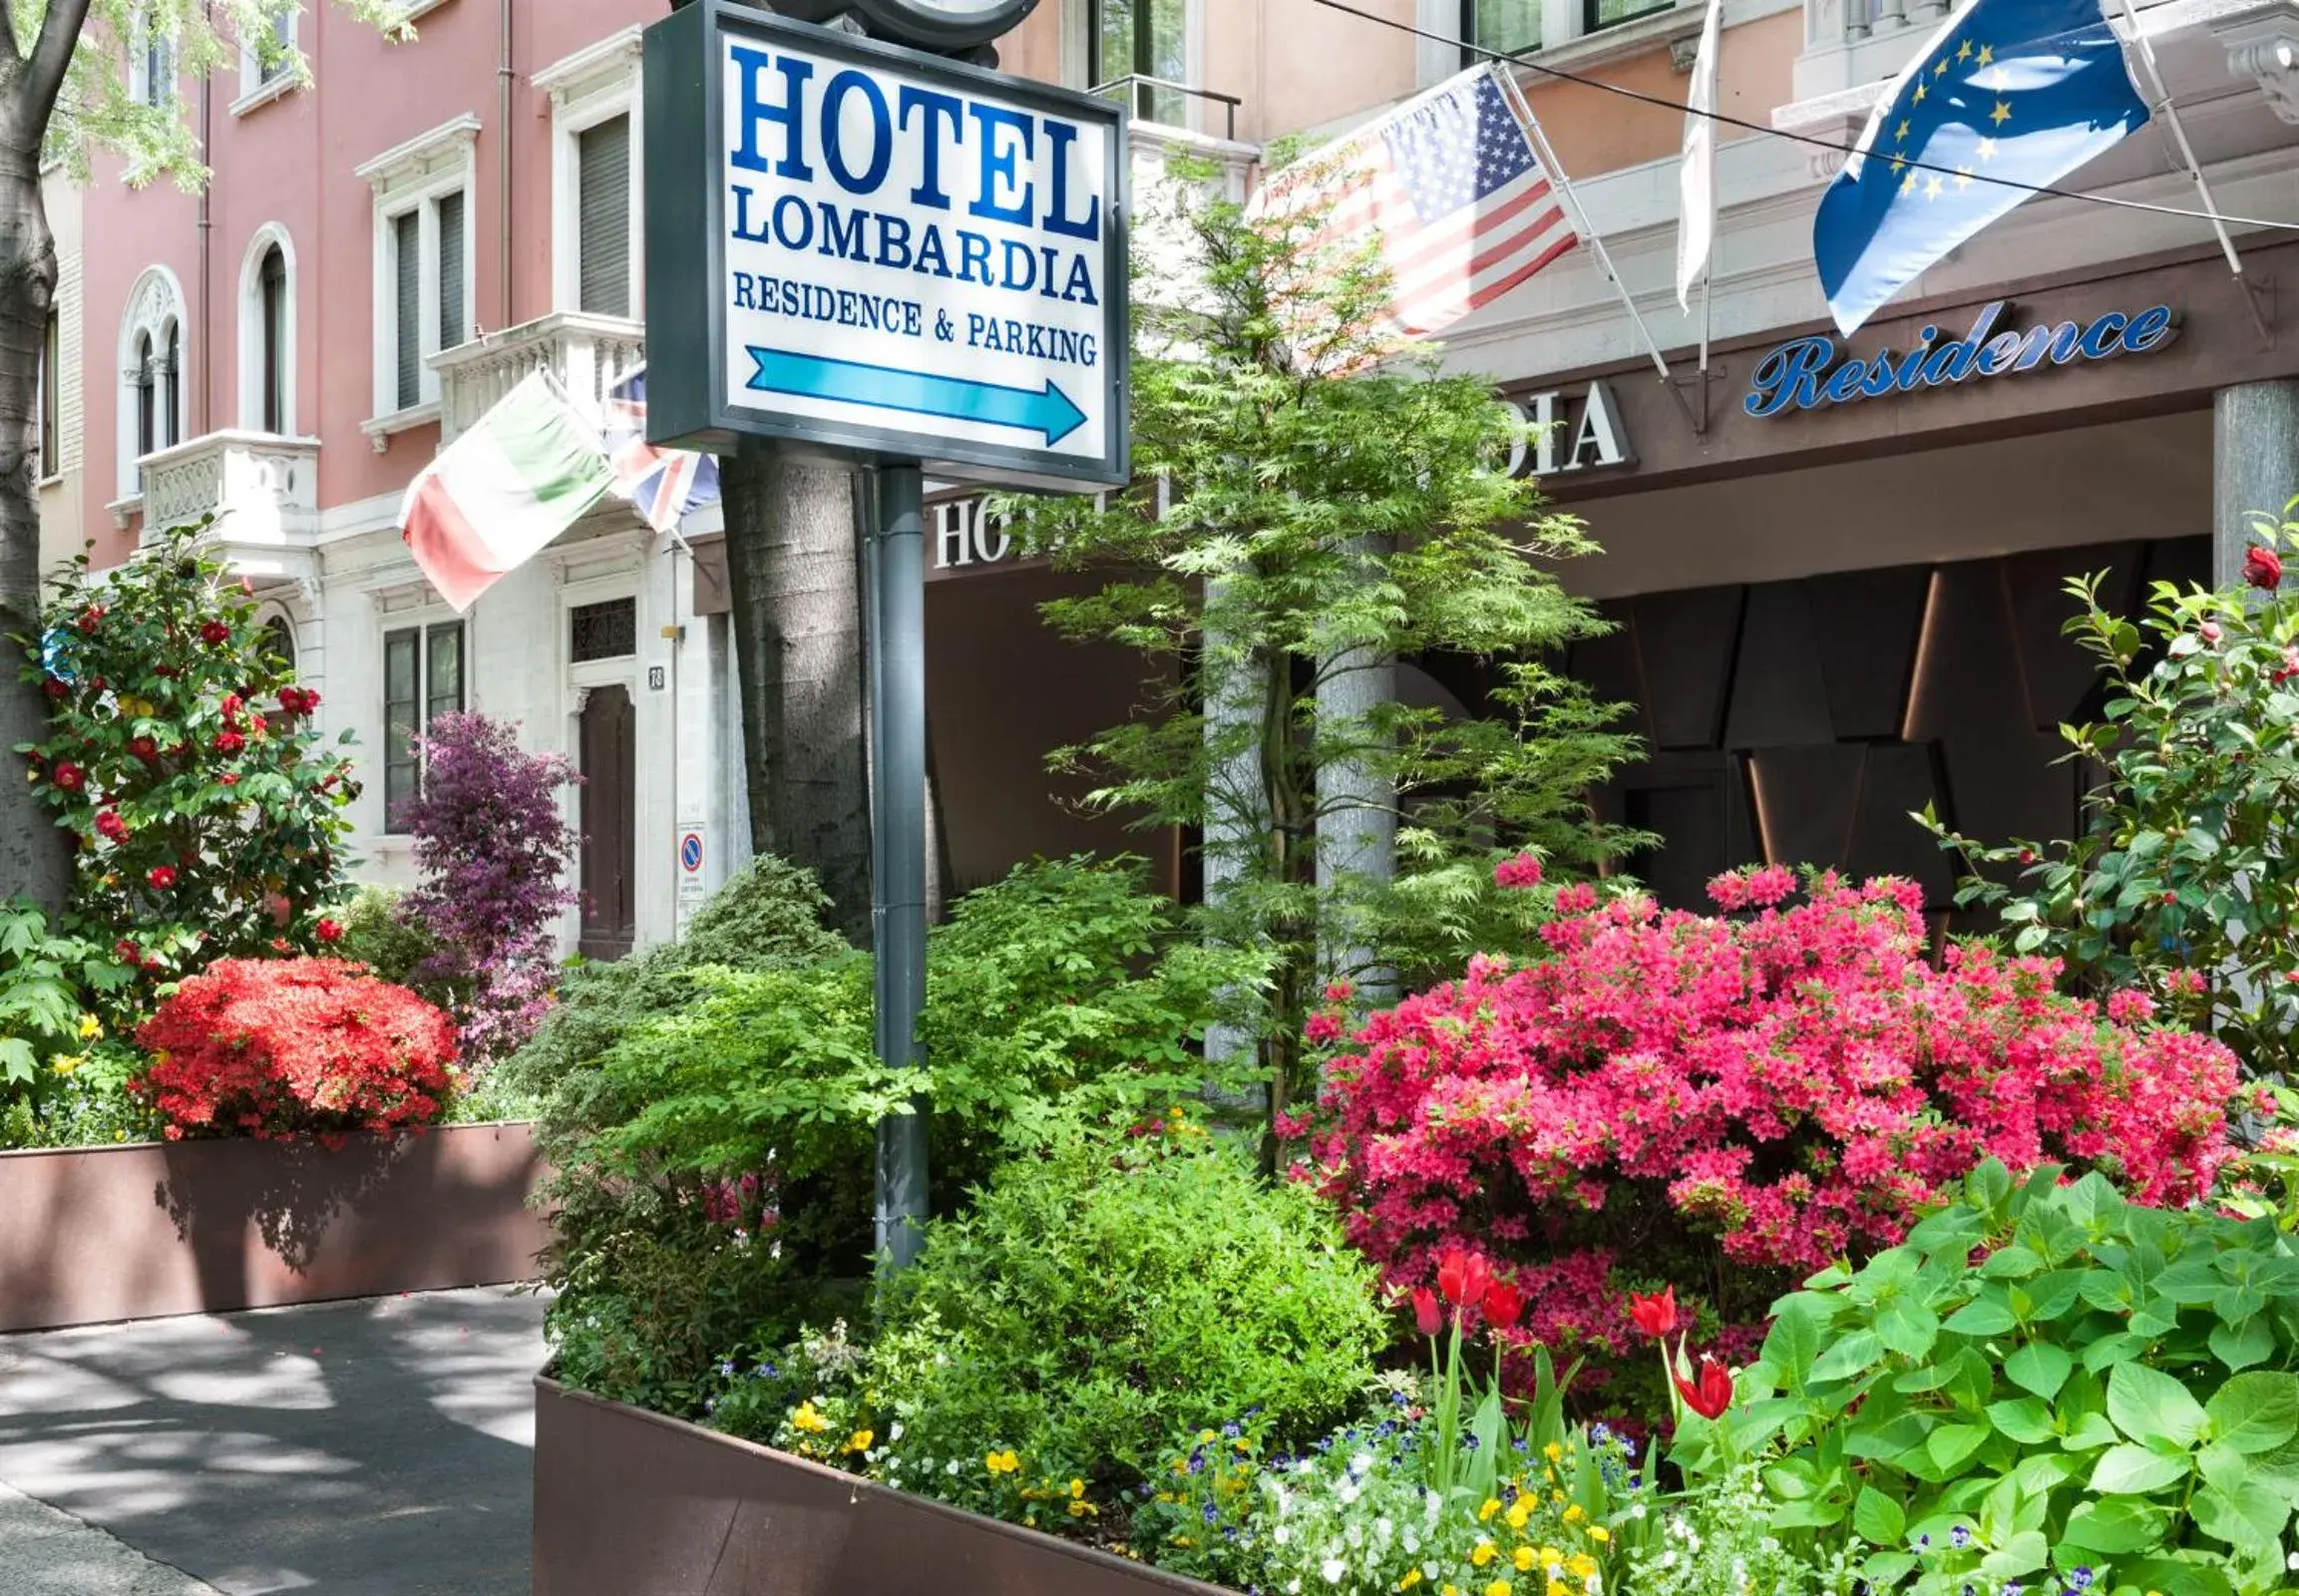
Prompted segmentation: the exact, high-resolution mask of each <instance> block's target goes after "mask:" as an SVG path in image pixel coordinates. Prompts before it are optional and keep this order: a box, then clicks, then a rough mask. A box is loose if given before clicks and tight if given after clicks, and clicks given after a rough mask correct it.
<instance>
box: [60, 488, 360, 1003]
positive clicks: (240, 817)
mask: <svg viewBox="0 0 2299 1596" xmlns="http://www.w3.org/2000/svg"><path fill="white" fill-rule="evenodd" d="M201 530H202V529H200V528H198V527H183V528H178V529H176V530H175V531H173V532H171V533H169V534H167V535H166V538H165V540H164V541H163V543H162V544H161V546H160V547H158V548H156V549H153V550H151V551H148V553H147V555H146V557H145V558H144V559H141V560H138V561H136V562H135V563H133V564H131V565H129V566H127V567H125V568H123V569H121V570H119V571H116V572H112V573H108V574H107V575H106V577H105V579H104V580H102V581H101V582H99V581H96V580H94V579H92V578H91V576H90V575H89V571H88V561H87V557H86V556H85V555H83V556H81V557H80V558H79V559H77V560H75V561H74V562H73V563H72V565H71V566H70V567H69V568H67V570H66V572H65V574H64V576H63V578H62V579H61V580H60V581H59V582H58V583H57V585H56V587H55V591H54V593H53V595H52V596H51V598H50V600H49V605H48V611H47V615H46V624H45V628H44V640H43V642H42V643H41V644H39V645H38V646H36V647H34V648H32V649H30V650H28V651H27V656H26V659H25V663H24V665H23V668H22V671H21V675H22V677H23V679H24V680H25V681H26V682H28V683H29V684H30V685H31V689H32V691H33V693H34V694H35V695H36V696H38V697H40V699H41V701H42V702H43V703H44V704H47V705H49V706H50V707H51V709H52V711H53V713H52V717H51V718H50V720H49V722H48V724H47V727H46V733H47V734H46V736H44V737H43V738H42V739H41V740H40V741H38V742H31V743H21V744H18V746H17V750H16V751H17V752H18V753H20V754H23V755H25V756H27V757H28V758H29V760H30V762H31V769H30V772H29V774H30V776H31V780H30V781H29V782H28V783H26V784H25V785H26V790H28V791H29V792H30V793H31V794H32V795H33V796H34V798H35V799H36V800H37V801H38V802H39V803H40V804H41V805H42V806H44V808H45V810H46V812H47V813H46V817H45V818H46V819H48V820H49V821H51V822H52V823H53V824H54V825H56V826H57V827H59V828H61V830H62V833H63V834H64V835H65V836H67V837H69V838H72V839H73V840H74V842H75V845H76V846H75V853H74V856H73V887H72V898H71V907H70V909H69V910H68V911H67V912H66V913H65V915H64V917H63V921H62V925H63V929H64V930H66V931H67V932H70V933H73V934H76V935H79V936H82V937H87V938H91V939H94V940H97V941H99V942H103V941H106V940H110V942H111V947H112V951H113V954H114V956H115V957H116V958H117V959H118V960H119V962H120V963H121V965H123V966H124V967H126V968H127V969H128V970H130V971H132V972H134V973H135V975H136V978H137V980H136V981H135V982H134V983H133V984H131V985H130V986H129V987H127V988H125V989H124V990H123V991H122V992H120V993H118V994H116V995H115V997H114V1002H115V1003H117V1004H121V1005H124V1006H123V1012H124V1013H126V1014H127V1015H131V1016H132V1015H134V1014H135V1013H137V1012H140V1011H141V1010H142V1008H143V1007H145V1006H147V1005H148V1003H149V1001H150V999H151V998H152V997H153V996H154V990H155V988H156V987H157V986H158V985H160V984H162V983H166V982H171V981H174V980H177V979H179V978H180V977H182V976H184V975H187V974H189V973H191V972H192V971H193V970H195V969H197V968H199V967H201V966H204V965H206V964H208V963H209V962H210V961H212V960H216V959H221V958H227V957H241V956H253V957H261V956H263V955H265V954H270V953H286V952H289V951H291V950H292V951H297V952H311V951H314V950H315V949H316V948H317V947H318V946H319V945H320V944H323V943H326V942H329V941H332V940H334V939H335V937H336V936H338V935H339V934H340V933H339V928H338V927H337V925H336V923H335V922H334V921H332V920H329V919H327V918H326V917H325V915H324V914H323V913H322V911H323V910H324V909H325V908H326V906H327V905H328V904H329V903H330V902H331V901H332V900H333V899H334V898H335V897H336V896H337V895H338V894H339V893H340V891H341V884H342V877H343V867H344V857H343V846H344V842H345V840H346V838H347V837H348V835H349V833H350V829H351V823H350V820H349V819H348V817H347V816H346V815H345V814H344V807H345V806H346V805H347V804H348V803H350V801H351V799H352V798H353V796H354V795H355V794H356V793H357V792H358V790H359V789H358V784H357V783H356V782H354V781H353V780H352V779H351V778H350V775H349V774H348V772H349V768H350V760H349V756H348V753H347V751H346V745H348V744H349V742H350V740H351V733H350V732H348V731H345V732H343V733H341V734H340V736H339V737H338V739H337V740H336V742H335V743H334V744H332V745H329V744H327V743H325V742H324V741H323V739H322V738H321V735H320V733H319V732H318V731H317V729H315V727H314V726H313V724H312V720H311V711H312V710H313V709H315V708H317V707H318V703H319V694H318V693H317V692H315V691H312V690H311V689H309V688H305V687H300V686H297V685H296V684H295V680H294V677H293V674H292V673H291V672H290V670H289V668H288V666H287V662H286V661H285V660H283V659H281V658H280V657H279V656H278V655H277V654H276V653H273V652H271V651H270V649H269V647H268V645H267V643H266V635H267V634H266V632H265V631H264V628H263V627H262V626H261V625H260V624H259V623H258V622H257V620H256V618H255V604H254V601H253V600H252V599H250V598H247V597H246V596H245V594H244V593H243V592H242V591H241V589H240V588H239V587H238V586H237V585H235V584H232V583H229V582H227V581H226V580H225V578H224V575H223V569H222V565H221V563H220V562H219V561H218V560H217V559H216V558H215V557H214V556H213V555H211V554H208V553H204V552H202V551H201V550H200V549H199V548H198V544H197V539H198V535H199V532H200V531H201Z"/></svg>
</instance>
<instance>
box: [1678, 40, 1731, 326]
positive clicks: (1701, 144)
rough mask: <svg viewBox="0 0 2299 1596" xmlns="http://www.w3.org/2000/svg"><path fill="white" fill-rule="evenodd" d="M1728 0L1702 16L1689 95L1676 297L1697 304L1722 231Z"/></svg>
mask: <svg viewBox="0 0 2299 1596" xmlns="http://www.w3.org/2000/svg"><path fill="white" fill-rule="evenodd" d="M1723 29H1724V0H1709V9H1708V15H1707V16H1705V17H1703V18H1702V19H1701V53H1700V54H1699V55H1697V56H1695V57H1694V58H1693V81H1692V84H1691V86H1690V88H1689V89H1688V90H1687V92H1686V95H1685V167H1684V171H1683V172H1682V173H1681V174H1680V175H1679V178H1678V187H1679V190H1680V192H1681V193H1680V198H1681V199H1682V201H1683V213H1682V214H1681V215H1680V216H1679V217H1678V218H1677V303H1678V305H1679V306H1680V307H1682V308H1683V309H1684V310H1686V311H1688V312H1689V311H1691V309H1692V308H1693V284H1694V283H1696V282H1698V281H1700V280H1701V278H1702V277H1704V276H1705V275H1707V274H1708V270H1709V245H1710V244H1711V242H1712V241H1713V240H1714V239H1715V236H1716V231H1717V124H1716V122H1715V121H1714V120H1713V119H1712V117H1711V115H1710V113H1712V112H1714V111H1715V110H1716V109H1717V50H1718V39H1717V36H1718V34H1719V33H1721V32H1722V31H1723Z"/></svg>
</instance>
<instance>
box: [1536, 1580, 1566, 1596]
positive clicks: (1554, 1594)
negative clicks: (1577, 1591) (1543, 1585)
mask: <svg viewBox="0 0 2299 1596" xmlns="http://www.w3.org/2000/svg"><path fill="white" fill-rule="evenodd" d="M1542 1596H1573V1593H1572V1590H1571V1589H1570V1587H1568V1586H1566V1585H1564V1584H1562V1583H1560V1582H1559V1581H1557V1580H1553V1579H1552V1580H1550V1581H1549V1588H1548V1589H1547V1590H1546V1591H1544V1592H1543V1593H1542Z"/></svg>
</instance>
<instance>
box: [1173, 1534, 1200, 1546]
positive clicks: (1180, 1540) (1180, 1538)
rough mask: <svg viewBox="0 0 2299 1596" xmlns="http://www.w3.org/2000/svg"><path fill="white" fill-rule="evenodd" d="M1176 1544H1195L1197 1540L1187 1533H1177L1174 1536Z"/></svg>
mask: <svg viewBox="0 0 2299 1596" xmlns="http://www.w3.org/2000/svg"><path fill="white" fill-rule="evenodd" d="M1174 1544H1175V1545H1176V1546H1195V1545H1196V1544H1197V1542H1196V1541H1194V1540H1191V1539H1190V1538H1189V1537H1188V1536H1187V1535H1176V1536H1175V1537H1174Z"/></svg>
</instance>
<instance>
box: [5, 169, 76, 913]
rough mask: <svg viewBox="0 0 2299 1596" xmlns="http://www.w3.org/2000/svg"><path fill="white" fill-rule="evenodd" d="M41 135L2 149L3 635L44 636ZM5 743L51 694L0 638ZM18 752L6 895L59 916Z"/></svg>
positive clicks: (47, 293) (53, 859) (64, 854)
mask: <svg viewBox="0 0 2299 1596" xmlns="http://www.w3.org/2000/svg"><path fill="white" fill-rule="evenodd" d="M39 145H40V141H39V140H38V139H37V138H35V139H33V140H31V141H30V143H29V147H28V148H23V149H15V150H7V151H4V152H0V638H6V637H37V636H38V635H39V634H40V501H39V498H38V494H37V490H36V488H35V486H34V484H35V482H36V480H37V477H38V471H39V458H40V454H39V449H40V445H39V436H38V431H39V402H40V401H39V369H40V350H41V345H42V343H43V342H44V341H45V334H46V331H47V325H48V308H49V306H50V305H51V304H52V303H53V302H54V300H55V296H56V240H55V237H54V235H53V234H51V233H50V232H49V230H48V209H47V206H46V204H45V203H44V202H43V201H42V200H41V197H40V156H39ZM0 650H5V654H6V657H4V658H0V751H6V752H10V753H12V752H13V750H14V749H15V747H16V745H17V744H18V743H29V742H38V741H40V740H41V739H42V738H43V737H45V736H46V735H47V734H48V700H47V699H46V697H44V696H43V695H42V693H41V691H40V686H39V683H37V682H28V681H23V680H21V679H19V677H20V672H19V671H18V669H17V663H18V661H17V656H16V648H15V645H14V644H13V643H6V642H0ZM21 768H22V767H21V766H18V765H16V764H15V761H14V760H13V759H11V760H9V762H8V764H7V765H6V766H0V769H5V771H6V774H5V776H4V777H0V897H5V896H9V895H12V894H17V893H21V894H23V895H24V896H25V897H27V898H30V899H31V900H32V901H33V902H34V903H37V904H39V905H40V906H41V907H42V908H43V909H46V910H48V911H49V912H50V913H51V914H53V913H55V912H56V911H58V910H60V909H62V908H63V907H64V902H65V898H66V895H67V893H68V891H69V889H70V887H71V881H72V855H71V851H70V849H69V848H68V847H67V846H66V836H65V833H64V831H63V829H62V828H61V827H59V826H58V825H57V824H56V823H55V820H54V818H53V817H52V816H51V815H50V813H49V811H48V808H47V806H46V805H44V804H42V803H41V802H40V799H39V789H38V788H37V787H36V786H35V785H34V784H33V783H31V782H28V781H26V780H24V779H23V777H22V775H21V774H20V771H21Z"/></svg>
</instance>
